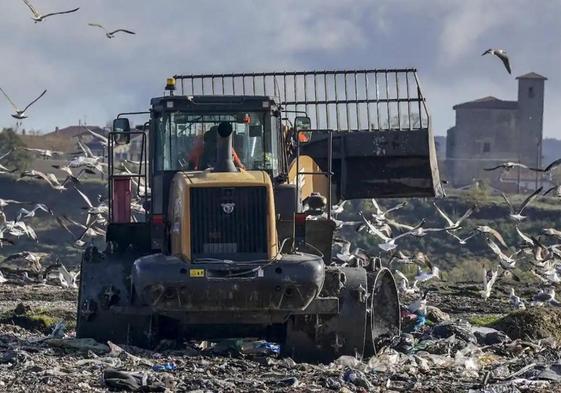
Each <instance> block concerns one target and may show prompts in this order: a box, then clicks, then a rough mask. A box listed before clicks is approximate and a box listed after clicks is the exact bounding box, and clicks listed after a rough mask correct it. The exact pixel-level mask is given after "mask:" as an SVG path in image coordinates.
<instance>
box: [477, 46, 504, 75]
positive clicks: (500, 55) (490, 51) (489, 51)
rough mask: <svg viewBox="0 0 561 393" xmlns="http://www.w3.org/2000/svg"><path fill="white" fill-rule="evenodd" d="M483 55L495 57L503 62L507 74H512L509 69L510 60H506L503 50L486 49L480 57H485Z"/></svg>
mask: <svg viewBox="0 0 561 393" xmlns="http://www.w3.org/2000/svg"><path fill="white" fill-rule="evenodd" d="M485 55H493V56H497V57H498V58H499V59H501V61H502V62H503V64H504V66H505V68H506V70H507V72H508V73H509V74H511V73H512V70H511V69H510V60H509V59H508V56H507V54H506V50H504V49H487V50H486V51H485V52H483V54H482V55H481V56H485Z"/></svg>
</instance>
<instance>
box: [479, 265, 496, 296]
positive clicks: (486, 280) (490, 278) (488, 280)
mask: <svg viewBox="0 0 561 393" xmlns="http://www.w3.org/2000/svg"><path fill="white" fill-rule="evenodd" d="M488 273H490V274H488ZM498 277H499V271H498V270H495V271H492V270H491V271H490V272H487V269H483V290H482V291H481V296H482V297H483V299H484V300H487V299H489V296H491V289H492V288H493V285H495V282H496V281H497V278H498Z"/></svg>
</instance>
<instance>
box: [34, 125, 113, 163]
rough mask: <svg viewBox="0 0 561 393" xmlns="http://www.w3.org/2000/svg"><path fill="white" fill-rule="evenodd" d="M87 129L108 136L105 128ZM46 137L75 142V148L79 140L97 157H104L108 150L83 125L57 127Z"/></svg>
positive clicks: (94, 127)
mask: <svg viewBox="0 0 561 393" xmlns="http://www.w3.org/2000/svg"><path fill="white" fill-rule="evenodd" d="M87 127H88V128H89V129H90V130H92V131H93V132H95V133H97V134H100V135H103V136H107V133H108V130H106V129H104V128H101V127H97V126H87ZM45 136H46V137H49V136H52V137H60V138H64V139H66V140H69V139H70V140H73V141H74V142H73V145H74V146H76V144H77V143H76V142H77V141H78V140H79V141H81V142H82V143H85V144H86V145H87V146H88V147H89V148H90V150H91V151H92V153H93V154H95V155H96V156H103V155H104V154H106V151H105V150H106V149H105V147H104V146H103V145H102V143H101V141H100V140H99V139H98V138H96V137H94V136H93V135H92V134H90V133H89V132H88V130H86V129H85V127H84V126H82V125H77V126H69V127H65V128H58V127H57V128H56V129H55V130H54V131H53V132H50V133H48V134H45Z"/></svg>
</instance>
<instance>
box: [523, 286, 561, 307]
mask: <svg viewBox="0 0 561 393" xmlns="http://www.w3.org/2000/svg"><path fill="white" fill-rule="evenodd" d="M552 302H556V303H559V302H558V301H557V300H555V288H551V289H550V290H549V291H547V292H546V291H545V290H543V289H541V290H540V291H539V292H538V293H536V294H535V295H534V296H533V297H532V303H530V304H531V305H532V306H543V305H544V303H548V304H551V303H552Z"/></svg>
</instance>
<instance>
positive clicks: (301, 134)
mask: <svg viewBox="0 0 561 393" xmlns="http://www.w3.org/2000/svg"><path fill="white" fill-rule="evenodd" d="M311 129H312V121H311V120H310V118H309V117H308V116H298V117H296V118H295V119H294V135H295V137H296V138H298V140H299V141H300V143H307V142H309V141H310V139H311V137H312V133H311V132H309V131H310V130H311Z"/></svg>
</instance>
